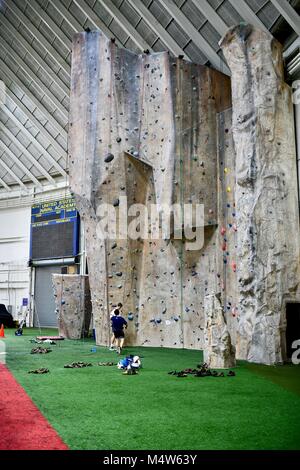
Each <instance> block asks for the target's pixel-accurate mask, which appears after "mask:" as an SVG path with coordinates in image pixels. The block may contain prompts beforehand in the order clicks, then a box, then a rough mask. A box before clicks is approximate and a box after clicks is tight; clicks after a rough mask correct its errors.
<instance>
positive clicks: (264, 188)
mask: <svg viewBox="0 0 300 470" xmlns="http://www.w3.org/2000/svg"><path fill="white" fill-rule="evenodd" d="M221 47H222V49H223V52H224V55H225V57H226V59H227V62H228V65H229V67H230V69H231V72H232V106H233V117H232V121H233V122H232V131H233V139H234V146H235V152H236V185H235V199H236V205H237V217H238V231H237V259H238V266H237V275H238V286H237V292H238V297H237V303H238V306H239V318H238V325H237V337H236V347H237V357H239V358H242V359H247V360H249V361H252V362H262V363H265V364H274V363H276V362H281V361H282V360H283V357H284V349H285V347H284V329H285V303H286V301H288V300H291V299H294V300H296V299H298V300H299V239H300V237H299V212H298V199H297V171H296V155H295V136H294V123H293V105H292V100H291V90H290V88H289V87H288V86H287V85H286V84H285V83H284V79H283V64H282V56H281V46H280V44H279V43H277V42H276V41H275V40H274V39H273V38H272V37H271V36H270V35H268V34H267V33H265V32H262V31H260V30H257V29H254V28H253V27H252V26H250V25H240V26H237V27H233V28H231V29H230V30H229V32H228V33H227V34H226V35H225V37H224V38H223V40H222V41H221Z"/></svg>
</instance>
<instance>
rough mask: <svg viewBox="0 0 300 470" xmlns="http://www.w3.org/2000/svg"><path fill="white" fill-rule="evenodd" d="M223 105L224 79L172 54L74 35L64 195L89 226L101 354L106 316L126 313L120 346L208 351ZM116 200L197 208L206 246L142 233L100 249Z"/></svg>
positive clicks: (218, 260) (218, 265)
mask: <svg viewBox="0 0 300 470" xmlns="http://www.w3.org/2000/svg"><path fill="white" fill-rule="evenodd" d="M230 106H231V96H230V80H229V78H228V77H227V76H225V75H223V74H222V73H219V72H217V71H215V70H212V69H210V68H207V67H204V66H201V65H195V64H192V63H187V62H185V61H184V60H181V59H175V58H172V57H170V56H169V54H168V53H157V54H151V55H145V54H141V55H136V54H134V53H131V52H130V51H128V50H125V49H118V48H117V46H116V45H115V43H113V42H112V41H110V40H109V39H108V38H106V37H105V36H104V35H103V34H102V33H101V32H100V31H95V32H90V33H79V34H76V35H75V37H74V41H73V52H72V80H71V104H70V128H69V159H70V184H71V189H72V191H73V192H74V194H75V198H76V204H77V208H78V210H79V212H80V215H81V218H82V220H83V222H84V226H85V234H86V243H87V255H88V268H89V278H90V286H91V294H92V303H93V316H94V326H95V330H96V340H97V343H98V344H107V343H108V339H109V325H110V321H109V312H110V310H111V307H112V305H113V304H116V303H118V302H122V303H123V305H124V308H123V312H124V314H125V317H127V318H128V320H129V322H128V323H129V327H128V330H127V338H126V341H127V344H136V345H148V346H166V347H186V348H199V349H201V348H203V347H204V326H205V314H204V298H205V296H206V295H210V294H213V293H219V292H220V289H222V285H223V284H224V282H223V281H222V279H223V274H222V273H221V272H220V271H222V270H223V264H224V262H223V252H222V250H221V244H222V241H221V239H220V237H221V238H222V239H223V238H224V234H223V235H220V223H223V222H220V217H222V220H223V215H222V214H220V213H219V207H220V204H219V196H220V195H219V190H220V187H221V185H219V183H218V179H219V163H218V154H219V152H218V129H219V125H218V113H222V112H223V111H225V110H226V109H228V108H230ZM227 120H228V116H227ZM222 132H223V129H222ZM225 137H226V136H225ZM225 137H224V139H225ZM222 138H223V137H222ZM231 171H232V170H231ZM223 174H224V173H223V172H222V178H223ZM219 186H220V187H219ZM124 196H126V197H127V204H128V207H130V206H131V205H132V204H133V203H139V204H143V206H145V207H146V208H147V209H148V210H149V209H150V208H151V205H152V204H156V207H158V208H159V210H160V209H161V208H163V207H164V205H168V206H170V205H171V204H174V203H177V204H179V205H180V206H181V207H183V205H184V204H188V203H201V204H204V228H203V232H204V234H203V244H200V245H199V247H198V248H197V249H196V250H193V249H192V250H191V249H190V250H188V249H187V248H188V246H187V243H188V239H187V238H186V237H185V238H184V237H183V238H182V239H177V238H176V236H175V234H174V233H170V234H169V235H167V236H165V237H160V238H158V239H155V237H152V238H151V239H150V238H148V239H145V238H146V237H145V236H141V234H140V233H139V230H138V227H137V228H136V232H137V236H136V237H132V236H131V237H130V238H128V237H126V234H123V236H115V237H112V238H110V239H107V240H104V241H103V240H102V239H101V237H99V220H100V217H101V214H100V212H99V207H100V206H101V205H103V204H104V203H110V204H112V205H113V206H114V207H115V208H116V210H117V221H119V220H120V217H121V212H122V211H123V212H124V210H125V209H124V205H123V197H124ZM233 210H234V209H233V208H232V210H231V212H233ZM132 221H133V218H132V217H131V215H130V214H129V215H128V222H129V223H131V222H132ZM193 228H194V229H195V228H197V224H196V223H195V224H193ZM144 235H145V234H144ZM185 235H186V234H185ZM202 245H203V246H202ZM219 252H221V255H219V254H218V255H217V254H216V253H219ZM230 255H231V256H232V253H231V254H230ZM224 257H225V258H226V260H227V258H228V257H229V255H227V254H226V253H224ZM230 262H231V259H229V258H228V263H230ZM228 302H230V300H229V299H228ZM230 314H231V312H230Z"/></svg>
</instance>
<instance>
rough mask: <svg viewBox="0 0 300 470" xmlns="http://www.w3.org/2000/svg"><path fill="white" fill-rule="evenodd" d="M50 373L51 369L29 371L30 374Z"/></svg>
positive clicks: (42, 368)
mask: <svg viewBox="0 0 300 470" xmlns="http://www.w3.org/2000/svg"><path fill="white" fill-rule="evenodd" d="M48 372H50V371H49V369H46V368H45V367H41V368H40V369H34V370H29V371H28V374H47V373H48Z"/></svg>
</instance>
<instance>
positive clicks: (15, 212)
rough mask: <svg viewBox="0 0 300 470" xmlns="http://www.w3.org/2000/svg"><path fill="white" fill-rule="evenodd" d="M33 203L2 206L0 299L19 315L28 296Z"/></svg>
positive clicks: (16, 316)
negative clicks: (24, 299)
mask: <svg viewBox="0 0 300 470" xmlns="http://www.w3.org/2000/svg"><path fill="white" fill-rule="evenodd" d="M30 211H31V208H30V206H25V207H10V208H1V209H0V303H3V304H5V305H6V307H7V306H8V305H11V306H12V314H13V316H14V318H15V319H18V314H22V310H23V309H22V299H23V298H29V276H30V269H29V268H28V266H27V264H28V259H29V241H30Z"/></svg>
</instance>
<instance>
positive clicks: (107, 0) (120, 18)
mask: <svg viewBox="0 0 300 470" xmlns="http://www.w3.org/2000/svg"><path fill="white" fill-rule="evenodd" d="M99 2H100V3H101V5H102V6H103V7H104V8H105V10H106V11H107V12H108V13H109V14H110V15H111V16H112V17H113V19H114V20H115V21H116V22H117V23H118V25H119V26H120V27H121V28H122V29H123V30H124V31H125V33H126V34H128V36H129V37H130V38H131V39H132V41H133V42H134V43H135V44H136V45H137V47H139V48H140V49H141V51H145V50H146V49H148V50H149V51H152V49H151V47H150V46H149V44H148V43H147V42H146V41H145V40H144V38H142V36H141V35H140V33H138V31H137V30H136V29H135V27H134V26H133V25H132V24H131V23H130V22H129V21H128V20H127V18H126V17H125V16H124V15H123V14H122V13H121V11H120V10H119V8H117V7H116V6H115V5H114V4H113V3H112V2H111V0H99Z"/></svg>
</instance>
